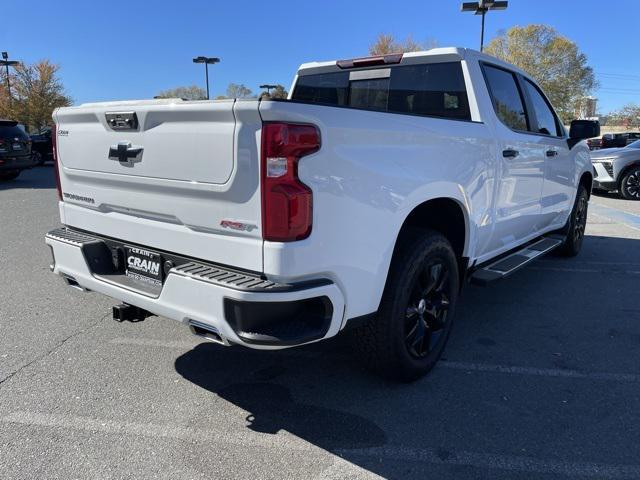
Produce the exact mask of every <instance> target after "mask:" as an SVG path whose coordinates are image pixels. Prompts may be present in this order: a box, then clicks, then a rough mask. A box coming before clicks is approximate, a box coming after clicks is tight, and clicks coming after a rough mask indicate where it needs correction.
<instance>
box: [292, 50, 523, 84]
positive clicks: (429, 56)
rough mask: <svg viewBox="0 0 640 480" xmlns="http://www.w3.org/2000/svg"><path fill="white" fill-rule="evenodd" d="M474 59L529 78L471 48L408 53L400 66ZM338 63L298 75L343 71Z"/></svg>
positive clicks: (316, 65) (306, 67)
mask: <svg viewBox="0 0 640 480" xmlns="http://www.w3.org/2000/svg"><path fill="white" fill-rule="evenodd" d="M363 58H365V57H363ZM472 58H474V59H477V60H486V61H487V62H491V63H493V64H497V65H502V66H503V67H506V68H509V69H510V70H514V71H517V72H519V73H521V74H523V75H525V76H527V77H528V76H529V75H527V74H526V73H525V72H523V71H522V70H520V69H519V68H517V67H514V66H513V65H511V64H509V63H506V62H504V61H502V60H500V59H498V58H496V57H493V56H491V55H487V54H486V53H481V52H479V51H477V50H473V49H471V48H461V47H438V48H432V49H430V50H424V51H421V52H407V53H404V54H403V55H402V60H401V61H400V63H399V65H412V64H419V63H427V62H432V61H437V62H450V61H459V60H470V59H472ZM338 62H339V60H331V61H327V62H308V63H303V64H302V65H300V68H299V69H298V75H310V74H314V73H326V72H333V71H341V70H342V69H341V68H340V67H338V65H337V64H338ZM387 66H388V67H392V66H393V64H390V65H387ZM379 67H382V68H384V67H385V65H375V66H366V67H355V68H364V69H371V68H379ZM350 70H351V69H350Z"/></svg>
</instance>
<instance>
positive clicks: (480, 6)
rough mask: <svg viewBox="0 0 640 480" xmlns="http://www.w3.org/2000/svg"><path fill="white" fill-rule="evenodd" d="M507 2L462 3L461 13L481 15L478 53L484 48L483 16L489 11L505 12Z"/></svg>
mask: <svg viewBox="0 0 640 480" xmlns="http://www.w3.org/2000/svg"><path fill="white" fill-rule="evenodd" d="M508 4H509V2H508V1H503V2H493V1H491V0H478V1H477V2H464V3H463V4H462V8H461V9H460V10H461V11H462V12H473V13H474V14H475V15H482V27H481V30H480V51H482V49H483V48H484V16H485V15H486V13H487V12H488V11H489V10H506V8H507V6H508Z"/></svg>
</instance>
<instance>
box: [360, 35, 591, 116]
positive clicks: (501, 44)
mask: <svg viewBox="0 0 640 480" xmlns="http://www.w3.org/2000/svg"><path fill="white" fill-rule="evenodd" d="M434 46H435V42H434V41H430V42H428V43H427V44H420V43H418V42H415V41H414V40H413V39H412V37H411V36H409V37H407V39H406V40H404V41H398V40H396V38H394V37H393V35H390V34H380V35H378V37H377V38H376V40H375V41H374V42H373V43H372V44H371V45H370V46H369V54H370V55H386V54H390V53H402V52H415V51H418V50H428V49H429V48H433V47H434ZM485 53H488V54H489V55H493V56H495V57H497V58H499V59H501V60H504V61H505V62H508V63H511V64H513V65H515V66H516V67H518V68H520V69H522V70H524V71H525V72H527V73H528V74H529V75H531V76H532V77H533V78H534V79H535V80H536V82H538V83H539V84H540V86H541V87H542V89H543V90H544V91H545V93H546V94H547V95H548V96H549V99H550V100H551V103H552V104H553V105H554V107H555V108H556V110H557V111H558V114H559V115H560V117H561V118H562V120H563V121H564V122H569V121H570V120H572V119H573V118H574V114H575V107H576V105H577V104H578V103H579V102H580V101H581V99H582V98H583V97H585V96H587V95H589V93H590V92H591V91H592V90H593V89H595V88H596V86H597V81H596V79H595V75H594V73H593V69H592V68H591V67H590V66H589V64H588V63H587V57H586V56H585V54H584V53H582V52H581V51H580V49H579V48H578V46H577V45H576V43H575V42H572V41H571V40H570V39H568V38H566V37H564V36H562V35H561V34H560V33H558V31H556V30H555V29H554V28H552V27H549V26H547V25H527V26H524V27H518V26H515V27H512V28H510V29H508V30H506V31H504V32H502V33H500V34H499V35H498V36H496V37H495V38H493V39H492V40H491V41H490V42H489V44H488V45H487V46H486V48H485Z"/></svg>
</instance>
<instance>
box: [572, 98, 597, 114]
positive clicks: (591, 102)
mask: <svg viewBox="0 0 640 480" xmlns="http://www.w3.org/2000/svg"><path fill="white" fill-rule="evenodd" d="M597 103H598V99H597V98H596V97H592V96H588V97H582V98H581V99H580V100H579V101H578V104H577V105H576V112H575V114H576V118H579V119H581V120H598V117H597V116H596V106H597Z"/></svg>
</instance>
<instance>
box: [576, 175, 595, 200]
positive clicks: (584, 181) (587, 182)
mask: <svg viewBox="0 0 640 480" xmlns="http://www.w3.org/2000/svg"><path fill="white" fill-rule="evenodd" d="M578 185H584V186H585V188H586V189H587V195H588V198H591V188H592V187H593V173H591V172H582V175H581V176H580V181H579V182H578Z"/></svg>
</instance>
